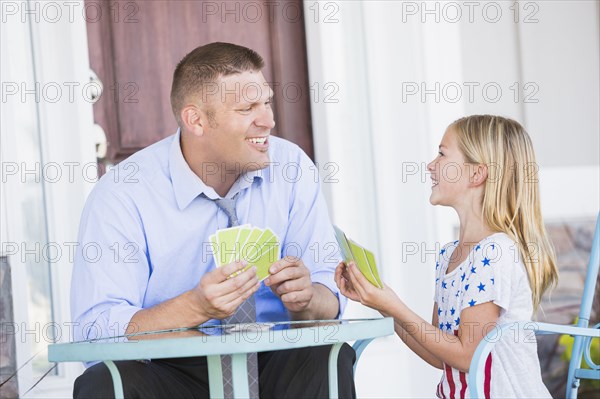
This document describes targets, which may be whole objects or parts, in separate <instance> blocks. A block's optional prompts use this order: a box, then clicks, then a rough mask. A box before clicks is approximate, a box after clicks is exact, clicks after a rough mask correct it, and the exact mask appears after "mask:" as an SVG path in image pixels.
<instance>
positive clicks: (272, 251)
mask: <svg viewBox="0 0 600 399" xmlns="http://www.w3.org/2000/svg"><path fill="white" fill-rule="evenodd" d="M278 259H279V241H278V240H277V237H275V236H273V237H272V239H271V240H270V241H268V242H267V243H265V245H263V246H262V248H261V250H260V255H259V258H258V260H256V262H254V263H253V265H254V266H256V275H257V277H258V281H263V280H264V279H266V278H267V277H269V275H270V273H269V267H271V265H272V264H273V262H275V261H277V260H278Z"/></svg>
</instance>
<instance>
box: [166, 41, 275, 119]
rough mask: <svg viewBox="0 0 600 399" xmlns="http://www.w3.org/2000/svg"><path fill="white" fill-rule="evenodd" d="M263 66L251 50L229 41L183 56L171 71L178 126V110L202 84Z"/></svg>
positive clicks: (201, 48) (203, 47)
mask: <svg viewBox="0 0 600 399" xmlns="http://www.w3.org/2000/svg"><path fill="white" fill-rule="evenodd" d="M264 65H265V62H264V61H263V59H262V57H261V56H260V55H259V54H258V53H257V52H256V51H254V50H251V49H249V48H247V47H243V46H238V45H236V44H231V43H222V42H215V43H210V44H207V45H204V46H200V47H197V48H196V49H194V50H193V51H192V52H191V53H189V54H188V55H186V56H185V57H183V59H182V60H181V61H179V64H177V67H176V68H175V72H174V73H173V85H172V86H171V108H172V110H173V113H174V114H175V118H176V119H177V123H178V124H179V125H180V126H181V117H180V115H179V114H180V112H181V109H182V108H183V107H184V106H185V104H186V103H187V102H188V101H189V100H190V99H192V98H194V97H199V96H200V95H201V94H202V89H203V86H205V85H206V84H209V83H214V82H216V80H217V79H218V78H219V77H223V76H229V75H234V74H236V73H242V72H247V71H260V70H261V69H262V68H263V67H264Z"/></svg>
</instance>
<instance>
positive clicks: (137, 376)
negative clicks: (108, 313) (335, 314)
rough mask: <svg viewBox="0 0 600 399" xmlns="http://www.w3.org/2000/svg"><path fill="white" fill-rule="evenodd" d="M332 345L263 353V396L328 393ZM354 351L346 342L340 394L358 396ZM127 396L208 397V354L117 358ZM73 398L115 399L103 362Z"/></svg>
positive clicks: (86, 374) (320, 395)
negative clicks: (141, 360)
mask: <svg viewBox="0 0 600 399" xmlns="http://www.w3.org/2000/svg"><path fill="white" fill-rule="evenodd" d="M330 349H331V345H329V346H317V347H311V348H300V349H290V350H285V351H276V352H263V353H259V354H258V367H259V385H260V397H261V399H262V398H327V397H329V379H328V370H327V368H328V359H329V351H330ZM355 359H356V354H355V353H354V350H353V349H352V348H351V347H350V346H349V345H348V344H344V345H343V346H342V349H341V350H340V353H339V357H338V394H339V396H340V398H355V397H356V392H355V390H354V378H353V371H352V367H353V365H354V362H355ZM115 364H116V366H117V368H118V369H119V373H120V374H121V379H122V381H123V392H124V394H125V397H126V398H143V399H146V398H157V399H158V398H165V399H170V398H209V389H208V366H207V362H206V358H205V357H192V358H176V359H156V360H152V361H151V362H147V363H142V362H138V361H134V360H131V361H116V362H115ZM73 397H74V398H86V399H87V398H114V388H113V384H112V378H111V376H110V372H109V371H108V368H107V367H106V366H105V365H104V364H103V363H99V364H96V365H94V366H92V367H90V368H88V369H87V370H86V371H85V372H84V373H83V374H82V375H80V376H79V377H78V378H77V380H75V386H74V389H73Z"/></svg>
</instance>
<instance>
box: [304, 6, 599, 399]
mask: <svg viewBox="0 0 600 399" xmlns="http://www.w3.org/2000/svg"><path fill="white" fill-rule="evenodd" d="M467 3H469V2H436V1H431V2H401V1H361V2H359V1H352V2H350V1H338V2H332V1H323V2H312V1H311V2H307V4H306V6H305V12H306V16H307V17H306V24H307V40H308V42H307V43H308V55H309V75H310V80H311V85H312V84H313V83H314V82H320V83H323V82H335V84H337V85H338V86H339V92H338V95H337V97H336V98H337V100H338V102H337V103H325V102H323V101H315V102H314V103H313V123H314V134H315V147H316V155H317V160H318V161H319V162H320V163H321V164H323V163H325V162H331V161H334V162H337V163H338V164H339V168H340V169H339V174H338V175H339V183H337V184H325V189H326V191H327V193H328V201H329V203H330V208H331V209H332V217H333V219H334V223H336V224H338V225H340V227H342V228H343V229H344V230H346V231H347V233H348V234H349V235H350V236H351V237H353V238H355V239H356V240H357V241H359V242H361V243H363V244H364V245H365V246H367V247H370V248H372V249H374V250H375V252H376V257H377V259H378V263H379V264H380V265H381V269H382V274H383V278H384V280H385V281H386V283H388V284H389V285H390V286H392V287H393V288H394V289H395V290H396V291H397V292H398V294H399V295H400V296H401V297H402V299H403V300H405V302H406V303H407V304H408V305H409V306H411V307H413V309H414V310H415V311H416V312H418V313H419V314H421V315H422V316H423V317H424V318H426V319H429V318H430V317H431V309H432V297H433V270H434V268H433V267H432V265H433V264H434V262H435V261H434V252H435V251H434V249H435V245H436V243H442V244H443V243H445V242H448V241H450V240H452V239H454V238H455V236H456V231H455V229H456V227H457V223H458V220H457V218H456V216H455V215H454V213H453V211H451V210H448V209H444V208H433V207H431V206H430V205H429V202H428V198H429V193H430V182H429V180H428V175H427V174H426V173H425V169H424V168H425V164H426V163H427V162H429V161H430V160H431V159H432V158H433V157H434V156H435V154H436V152H437V145H438V143H439V140H440V139H441V136H442V134H443V132H444V130H445V128H446V126H447V125H448V124H449V123H451V122H452V121H453V120H455V119H457V118H459V117H461V116H463V115H467V114H474V113H494V114H500V115H505V116H509V117H512V118H515V119H517V120H519V121H521V122H522V123H523V124H524V126H525V127H526V128H527V129H528V131H529V132H530V134H531V136H532V139H533V142H534V146H535V150H536V152H537V156H538V160H539V163H540V168H541V169H540V181H541V183H540V186H541V191H542V204H543V212H544V215H545V216H546V217H547V219H561V218H566V217H592V218H593V217H595V215H596V213H597V211H598V203H599V200H600V195H599V183H598V182H599V180H600V176H599V172H598V171H599V161H598V157H599V148H600V145H599V141H598V140H599V133H598V132H599V126H598V123H599V111H598V110H599V109H600V104H599V91H600V87H599V81H598V75H599V74H598V71H599V70H600V69H599V65H598V62H599V61H598V58H599V56H598V49H599V48H600V44H599V37H600V35H599V34H598V29H599V17H598V3H597V2H588V1H582V2H566V1H552V2H545V1H544V2H540V1H538V2H517V3H515V2H513V1H510V2H503V1H499V2H471V3H470V4H471V5H468V4H467ZM318 7H320V10H321V14H320V18H316V14H315V10H316V9H317V8H318ZM469 7H472V8H471V9H469ZM511 7H512V8H511ZM498 10H499V11H500V14H497V11H498ZM517 10H518V15H517ZM426 11H428V12H426ZM457 11H459V12H460V14H457ZM469 11H470V12H471V13H470V14H469ZM324 16H327V17H328V18H325V17H324ZM515 20H516V21H517V22H515ZM536 20H537V22H536ZM525 21H527V23H525ZM515 83H516V85H515ZM526 84H528V85H527V86H525V85H526ZM436 85H437V86H436ZM438 87H439V89H436V88H438ZM457 88H458V89H460V92H459V91H457ZM470 88H472V90H473V91H472V93H470V92H469V90H470ZM498 88H499V89H500V90H501V94H500V92H498V93H496V90H497V89H498ZM424 89H425V90H428V91H424ZM484 89H485V90H484ZM415 90H416V92H415ZM458 94H460V96H459V95H458ZM436 95H437V97H436ZM515 96H516V98H515ZM526 101H527V102H526ZM532 101H537V102H532ZM415 248H419V249H418V252H417V253H414V254H413V252H414V249H415ZM366 315H375V313H373V312H370V311H368V310H366V309H364V308H362V307H361V306H359V305H353V306H350V307H349V309H348V311H347V312H346V315H345V316H346V317H355V316H366ZM439 377H440V372H438V371H437V370H433V369H432V368H431V367H429V366H427V365H425V364H424V362H422V361H421V360H420V359H418V358H417V357H416V356H415V355H413V354H412V353H411V352H410V351H409V350H407V349H406V348H405V347H404V346H403V344H402V343H401V342H400V340H399V339H398V338H396V337H388V338H385V339H380V340H378V341H376V342H375V343H374V344H372V345H371V347H369V348H368V349H367V350H366V352H365V353H364V355H363V359H362V360H361V362H360V363H359V366H358V371H357V393H358V395H359V396H360V397H430V396H432V395H433V393H434V391H435V384H436V383H437V381H438V380H439Z"/></svg>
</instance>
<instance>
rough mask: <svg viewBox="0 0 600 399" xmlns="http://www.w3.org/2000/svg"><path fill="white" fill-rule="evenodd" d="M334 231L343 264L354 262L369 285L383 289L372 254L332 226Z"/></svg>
mask: <svg viewBox="0 0 600 399" xmlns="http://www.w3.org/2000/svg"><path fill="white" fill-rule="evenodd" d="M333 227H334V230H335V238H336V240H337V242H338V245H339V247H340V253H341V255H342V258H343V259H344V262H346V263H348V262H350V261H354V263H355V264H356V266H357V267H358V269H359V270H360V272H361V273H362V274H363V275H364V276H365V277H366V279H367V280H369V282H370V283H371V284H373V285H374V286H376V287H379V288H383V284H382V283H381V278H380V277H379V273H378V272H377V265H376V263H375V256H374V255H373V253H372V252H371V251H369V250H367V249H365V248H363V247H361V246H360V245H358V244H357V243H356V242H354V241H352V240H350V239H348V238H347V237H346V234H344V232H343V231H342V230H341V229H340V228H339V227H337V226H333Z"/></svg>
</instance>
